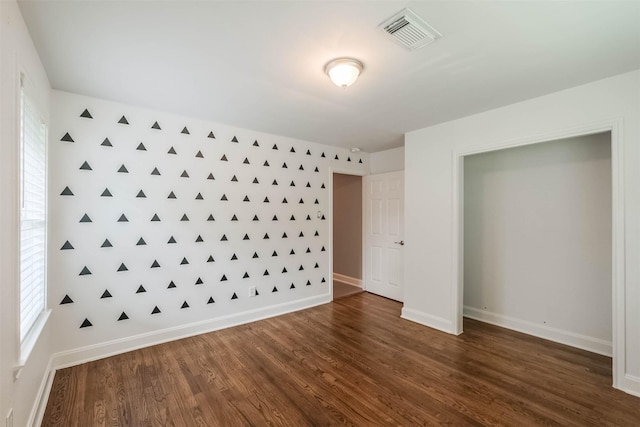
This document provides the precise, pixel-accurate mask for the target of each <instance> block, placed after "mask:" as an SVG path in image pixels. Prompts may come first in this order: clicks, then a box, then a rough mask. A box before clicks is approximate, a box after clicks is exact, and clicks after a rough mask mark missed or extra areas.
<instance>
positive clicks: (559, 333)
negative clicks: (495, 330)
mask: <svg viewBox="0 0 640 427" xmlns="http://www.w3.org/2000/svg"><path fill="white" fill-rule="evenodd" d="M464 316H465V317H468V318H470V319H475V320H479V321H481V322H485V323H490V324H492V325H496V326H500V327H503V328H507V329H512V330H514V331H518V332H522V333H525V334H529V335H533V336H535V337H539V338H544V339H546V340H549V341H555V342H559V343H561V344H566V345H569V346H571V347H576V348H581V349H583V350H587V351H591V352H593V353H598V354H602V355H604V356H609V357H611V354H612V344H611V341H604V340H600V339H598V338H593V337H588V336H586V335H581V334H576V333H574V332H569V331H565V330H562V329H556V328H551V327H549V326H544V325H538V324H536V323H532V322H529V321H526V320H521V319H516V318H513V317H509V316H504V315H502V314H498V313H492V312H490V311H486V310H480V309H477V308H473V307H468V306H465V307H464Z"/></svg>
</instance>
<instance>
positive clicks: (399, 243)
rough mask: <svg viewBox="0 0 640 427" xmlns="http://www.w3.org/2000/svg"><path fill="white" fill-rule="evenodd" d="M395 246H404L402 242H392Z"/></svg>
mask: <svg viewBox="0 0 640 427" xmlns="http://www.w3.org/2000/svg"><path fill="white" fill-rule="evenodd" d="M393 243H395V244H396V245H400V246H404V240H400V241H399V242H393Z"/></svg>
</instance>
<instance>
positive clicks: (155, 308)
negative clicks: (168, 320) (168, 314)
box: [151, 305, 161, 314]
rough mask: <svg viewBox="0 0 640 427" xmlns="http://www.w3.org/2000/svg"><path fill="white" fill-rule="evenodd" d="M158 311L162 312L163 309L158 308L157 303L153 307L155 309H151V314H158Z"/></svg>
mask: <svg viewBox="0 0 640 427" xmlns="http://www.w3.org/2000/svg"><path fill="white" fill-rule="evenodd" d="M158 313H161V311H160V309H159V308H158V306H157V305H156V306H155V307H153V310H152V311H151V314H158Z"/></svg>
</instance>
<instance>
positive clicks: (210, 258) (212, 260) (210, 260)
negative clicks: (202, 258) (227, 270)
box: [207, 255, 215, 262]
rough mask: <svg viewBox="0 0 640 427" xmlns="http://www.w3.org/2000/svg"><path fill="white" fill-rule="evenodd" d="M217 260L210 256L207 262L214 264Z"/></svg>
mask: <svg viewBox="0 0 640 427" xmlns="http://www.w3.org/2000/svg"><path fill="white" fill-rule="evenodd" d="M214 261H215V259H213V256H211V255H209V258H208V259H207V262H214Z"/></svg>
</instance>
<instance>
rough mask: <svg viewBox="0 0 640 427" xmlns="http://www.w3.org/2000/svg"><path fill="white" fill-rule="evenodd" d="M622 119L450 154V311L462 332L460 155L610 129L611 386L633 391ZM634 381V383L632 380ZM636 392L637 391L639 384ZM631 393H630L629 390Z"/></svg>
mask: <svg viewBox="0 0 640 427" xmlns="http://www.w3.org/2000/svg"><path fill="white" fill-rule="evenodd" d="M622 129H623V120H622V119H621V118H615V119H611V120H606V121H602V122H597V123H591V124H585V125H582V126H574V127H569V128H564V129H559V130H557V131H554V132H549V133H545V134H541V135H534V136H529V137H526V138H516V139H509V140H506V141H503V142H502V143H497V144H495V145H493V146H489V147H483V148H474V149H462V150H459V151H456V150H454V151H453V152H452V155H453V158H452V160H453V171H452V173H453V177H452V178H453V188H452V191H453V198H452V199H453V224H454V226H453V228H454V229H453V232H452V244H453V260H452V270H453V275H452V283H451V289H453V290H454V292H452V298H451V310H452V313H454V317H453V319H454V326H456V328H455V330H456V331H459V332H461V331H462V317H463V307H462V301H464V289H463V286H464V278H463V275H462V271H461V268H462V267H463V265H464V259H463V256H462V251H464V246H463V242H462V239H463V238H464V227H463V223H462V221H463V220H464V217H463V215H462V214H461V212H463V211H462V209H463V205H462V203H460V201H462V197H463V194H464V193H463V185H464V180H463V169H464V168H463V167H462V165H463V158H464V157H465V156H468V155H472V154H479V153H486V152H491V151H496V150H502V149H505V148H511V147H520V146H525V145H531V144H537V143H542V142H548V141H554V140H558V139H564V138H572V137H577V136H584V135H590V134H595V133H602V132H611V178H612V182H611V187H612V203H611V208H612V230H611V236H612V251H611V256H612V262H611V270H612V278H611V281H612V318H613V322H612V325H613V331H612V336H613V339H612V359H613V387H615V388H619V389H621V390H623V391H626V392H631V390H635V386H632V387H629V386H628V385H627V384H629V383H630V382H629V381H626V379H627V378H626V377H625V372H624V370H625V367H626V351H625V336H626V325H625V317H624V315H625V275H624V272H625V259H624V258H625V247H624V236H625V224H624V157H623V141H624V140H623V137H622ZM632 384H633V383H632ZM637 392H640V387H638V390H637ZM632 394H633V393H632Z"/></svg>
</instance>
